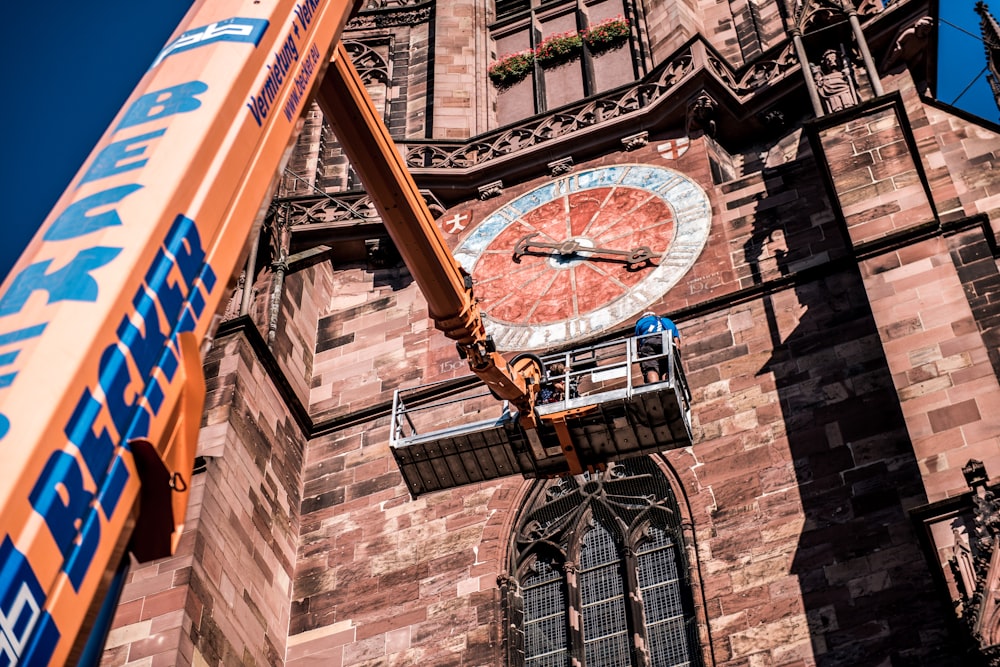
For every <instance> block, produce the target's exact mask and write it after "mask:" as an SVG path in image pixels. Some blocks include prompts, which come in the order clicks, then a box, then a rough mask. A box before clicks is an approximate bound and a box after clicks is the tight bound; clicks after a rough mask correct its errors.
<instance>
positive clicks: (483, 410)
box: [390, 332, 692, 497]
mask: <svg viewBox="0 0 1000 667" xmlns="http://www.w3.org/2000/svg"><path fill="white" fill-rule="evenodd" d="M654 336H657V337H662V339H663V342H664V345H663V349H664V352H663V353H662V354H659V355H655V356H653V357H645V358H643V359H642V360H640V359H639V357H638V354H637V344H636V339H635V338H632V337H629V338H622V339H617V340H613V341H609V342H605V343H600V344H597V345H591V346H587V347H582V348H576V349H573V350H569V351H567V352H564V353H560V354H553V355H545V356H541V357H539V362H540V363H541V364H542V365H543V367H544V368H545V371H546V373H545V375H544V376H545V377H547V378H548V382H549V383H550V386H552V387H555V386H557V385H556V383H560V385H561V386H562V387H563V388H565V387H569V388H570V390H569V391H568V392H567V391H562V392H561V393H560V392H558V391H556V392H555V396H553V397H550V399H549V401H548V402H544V401H545V400H546V399H545V397H544V394H541V395H540V396H542V397H541V398H540V400H539V402H538V403H537V404H536V407H535V412H536V415H537V418H538V422H539V426H538V428H537V429H525V428H523V427H522V426H521V424H520V423H519V419H518V417H519V415H518V414H517V413H516V412H514V411H512V410H511V409H510V406H509V405H508V404H507V403H506V402H504V403H503V404H499V403H498V402H497V400H496V399H495V398H494V397H493V396H492V395H491V394H490V392H489V391H488V390H487V388H486V387H485V385H483V384H481V383H479V384H477V385H474V386H472V387H471V388H468V389H463V390H460V391H447V392H445V391H442V393H441V394H436V393H435V392H433V385H422V386H420V387H414V388H411V389H400V390H397V392H396V395H395V397H394V401H393V411H392V420H393V421H392V435H391V438H390V447H391V450H392V453H393V456H394V457H395V459H396V463H397V464H398V466H399V470H400V472H401V473H402V475H403V479H404V480H405V481H406V486H407V488H408V489H409V491H410V495H412V496H413V497H417V496H419V495H422V494H424V493H429V492H431V491H440V490H444V489H450V488H454V487H456V486H461V485H464V484H472V483H475V482H481V481H485V480H490V479H496V478H499V477H506V476H508V475H513V474H520V475H522V476H524V477H527V478H532V477H555V476H559V475H565V474H571V473H574V472H579V471H580V470H581V469H582V470H594V469H602V468H603V467H604V466H605V465H606V464H607V463H608V462H609V461H614V460H616V459H622V458H627V457H630V456H637V455H640V454H650V453H654V452H660V451H665V450H669V449H677V448H679V447H686V446H688V445H690V444H691V443H692V438H691V395H690V392H689V390H688V386H687V381H686V380H685V377H684V371H683V368H682V366H681V363H680V355H679V353H678V350H677V348H676V347H675V346H674V345H673V343H672V341H671V339H670V336H669V334H668V333H666V332H664V333H657V334H654ZM650 359H657V360H659V362H660V365H661V368H662V372H661V380H660V381H659V382H655V383H651V384H644V383H643V377H642V373H641V372H640V369H639V362H640V361H646V360H650ZM442 386H443V384H442ZM428 390H431V391H430V392H429V393H430V395H432V396H434V398H433V399H429V400H425V401H421V402H419V403H418V402H416V401H412V400H411V401H410V402H408V401H407V398H408V396H411V397H412V396H416V395H418V394H419V395H421V396H427V395H428Z"/></svg>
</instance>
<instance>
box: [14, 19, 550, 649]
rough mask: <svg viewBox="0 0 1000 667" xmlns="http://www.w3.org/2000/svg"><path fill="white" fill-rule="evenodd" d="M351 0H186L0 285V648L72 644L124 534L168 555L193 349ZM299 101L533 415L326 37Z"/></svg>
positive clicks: (444, 310) (352, 76) (487, 371)
mask: <svg viewBox="0 0 1000 667" xmlns="http://www.w3.org/2000/svg"><path fill="white" fill-rule="evenodd" d="M355 1H356V0H298V2H296V1H295V0H275V2H271V3H259V2H257V1H255V0H211V1H209V0H200V1H199V2H198V3H196V5H195V6H194V7H193V8H192V9H191V11H190V12H189V13H188V15H187V17H186V18H185V20H184V22H183V24H182V25H181V26H180V27H179V28H178V29H177V31H176V32H175V34H174V37H173V38H172V40H171V41H170V42H169V43H168V44H167V46H166V47H165V48H164V49H163V51H161V53H160V54H159V55H158V57H157V58H156V60H155V61H154V63H153V65H152V67H151V68H150V70H149V72H148V73H147V74H146V76H145V77H144V78H143V80H142V81H141V82H140V84H139V86H138V88H137V89H136V90H135V92H133V94H132V96H131V97H130V98H129V100H128V101H127V102H126V104H125V106H124V107H123V109H122V111H121V112H120V113H119V114H118V116H117V118H116V119H115V121H114V123H113V124H112V126H111V127H110V128H109V129H108V131H107V132H106V133H105V135H104V137H103V138H102V139H101V141H100V143H99V144H98V145H97V147H96V148H95V149H94V151H93V153H92V154H91V156H90V157H89V159H88V160H87V162H86V163H85V164H84V165H83V167H82V169H81V170H80V173H79V174H78V175H77V176H76V178H75V179H74V181H73V182H72V183H71V184H70V187H69V188H68V189H67V191H66V192H65V193H64V194H63V196H62V197H61V198H60V200H59V202H58V203H57V205H56V207H55V208H54V209H53V211H52V213H51V214H50V215H49V216H48V218H47V219H46V221H45V222H44V224H43V225H42V227H41V228H40V229H39V231H38V233H37V234H36V236H35V238H34V239H33V241H32V243H31V244H30V245H29V247H28V249H27V251H26V252H25V253H24V255H23V256H22V257H21V259H20V260H19V262H18V263H17V264H16V265H15V267H14V270H13V271H12V272H11V274H10V276H9V277H8V279H7V280H6V282H5V283H4V285H3V287H2V289H0V446H2V448H3V449H2V451H3V459H2V461H3V465H2V466H0V528H2V530H3V534H2V535H0V619H7V622H4V623H3V624H2V625H0V656H2V657H3V658H5V659H7V663H9V664H32V665H35V664H62V663H64V662H66V661H67V659H69V658H70V657H71V656H74V655H76V654H78V653H79V651H80V650H81V646H82V643H83V642H82V641H81V640H80V638H79V636H80V635H81V631H82V630H85V629H86V627H87V625H88V623H89V622H90V620H89V618H90V617H91V616H93V613H94V611H95V603H96V602H97V601H99V600H100V599H101V598H102V597H103V596H104V595H103V594H104V592H105V591H106V590H107V587H108V579H109V577H108V574H109V573H110V572H112V571H113V570H114V569H115V567H116V565H117V564H118V563H119V562H120V561H121V559H122V556H123V554H124V552H125V550H126V549H128V550H130V551H131V552H132V554H133V555H134V556H136V557H137V558H138V559H140V560H148V559H152V558H158V557H162V556H166V555H169V554H170V553H172V551H173V549H174V548H175V547H176V542H177V540H178V539H179V537H180V534H181V531H182V529H183V524H184V515H185V512H186V508H187V501H188V485H189V482H190V477H191V472H192V467H193V463H194V455H195V448H196V444H197V438H198V431H199V426H200V422H201V414H202V406H203V404H204V395H205V388H204V379H203V377H202V371H201V350H202V349H203V348H204V346H205V344H206V342H207V341H208V340H209V339H210V337H211V334H212V331H213V329H214V322H215V313H216V312H217V311H218V310H219V304H220V301H221V299H222V298H223V295H224V294H226V293H227V292H228V290H227V281H228V279H229V278H230V277H231V276H232V275H233V274H234V272H235V270H236V267H237V265H238V263H239V261H240V258H241V255H242V253H243V248H244V246H245V245H246V243H245V241H246V239H247V237H248V236H249V234H250V232H251V228H252V226H253V224H254V222H255V220H257V219H258V218H259V217H260V213H261V210H262V202H266V200H267V197H268V194H269V188H270V187H271V184H272V183H273V180H274V174H275V173H276V172H277V171H278V170H279V167H280V165H281V162H282V160H283V157H284V155H285V154H286V151H287V149H288V146H289V144H290V142H291V141H292V140H293V138H294V135H295V130H296V126H297V122H298V120H299V117H300V115H301V113H302V110H303V109H304V108H305V106H306V103H307V100H308V99H309V98H310V95H311V94H312V92H313V89H314V88H315V86H316V83H317V81H319V80H321V79H322V78H323V72H324V71H325V70H326V69H327V65H328V63H329V62H330V60H331V55H332V51H333V48H334V46H335V45H336V44H337V43H338V42H339V37H340V33H341V31H342V29H343V26H344V24H345V23H346V21H347V18H348V16H349V14H350V11H351V10H352V8H353V5H354V4H355ZM333 61H334V65H333V67H331V68H330V71H329V73H328V76H327V77H326V79H325V80H324V83H323V86H322V94H321V95H320V100H321V104H322V106H323V108H324V111H325V112H326V114H327V116H328V117H329V118H330V120H331V122H332V123H333V125H334V128H335V130H336V132H337V136H338V138H339V139H340V140H341V142H342V144H343V145H344V147H345V150H346V151H347V153H348V155H349V157H350V158H351V160H352V164H353V165H354V167H355V168H356V169H357V171H358V172H359V174H360V175H361V176H362V179H363V180H364V182H365V185H366V186H367V188H368V190H369V193H370V194H371V196H372V199H373V200H374V201H375V203H376V206H377V207H378V209H379V211H380V212H381V214H382V216H383V220H384V221H385V224H386V227H387V229H388V230H389V233H390V234H391V235H392V237H393V239H394V241H395V242H396V245H397V247H398V248H399V249H400V251H401V253H402V255H403V259H404V261H405V262H406V264H407V266H408V267H409V268H410V271H411V272H412V273H413V275H414V278H415V279H416V281H417V283H418V285H419V286H420V288H421V290H422V291H423V293H424V295H425V296H426V298H427V302H428V306H429V310H430V314H431V317H432V318H433V319H434V320H435V322H436V324H437V326H438V328H439V329H441V330H442V331H444V333H445V334H446V335H447V336H449V337H450V338H452V339H453V340H455V341H456V345H457V346H458V349H459V352H460V354H461V355H462V356H463V357H465V358H467V359H468V361H469V365H470V368H471V369H472V370H473V372H475V373H476V374H477V375H479V376H480V377H481V378H482V379H483V380H484V381H485V383H486V384H487V385H488V386H489V387H490V388H491V390H492V391H493V393H494V394H495V395H496V396H497V397H499V398H502V399H506V400H509V401H511V402H512V403H513V404H514V405H515V406H516V407H517V408H518V411H519V414H520V420H521V423H522V425H523V426H524V427H525V429H527V430H530V431H531V433H532V436H533V437H534V438H536V439H537V435H535V434H534V429H535V427H536V426H537V424H536V423H535V419H536V416H535V411H534V410H533V401H534V395H535V392H536V391H537V387H538V379H539V375H540V373H541V368H540V365H539V364H538V363H536V362H535V361H533V359H537V358H534V357H524V358H522V359H521V360H519V361H515V362H513V363H508V362H507V361H506V360H505V358H504V357H502V356H501V355H499V354H498V353H497V352H496V351H495V349H494V348H493V346H492V342H491V340H490V339H489V337H488V336H487V335H486V331H485V328H484V326H483V322H482V319H481V317H480V313H479V308H478V305H477V304H476V301H475V299H474V298H473V296H472V288H471V282H470V280H469V278H468V276H467V275H465V274H464V272H463V271H462V270H461V268H460V267H459V265H458V263H457V262H456V261H455V259H454V257H453V256H452V254H451V252H450V251H449V249H448V248H447V246H446V244H445V242H444V240H443V239H442V237H441V235H440V233H439V232H438V230H437V227H436V226H435V224H434V221H433V219H432V217H431V214H430V211H429V210H428V209H427V206H426V204H425V203H424V201H423V198H422V197H421V196H420V194H419V191H418V190H417V188H416V185H415V184H414V182H413V180H412V178H411V177H410V175H409V173H408V172H407V170H406V168H405V166H404V164H403V162H402V160H401V158H400V156H399V154H398V152H397V151H396V148H395V146H394V144H393V142H392V140H391V138H390V137H389V134H388V131H387V130H386V128H385V126H384V125H383V124H382V122H381V120H380V119H379V118H378V115H377V114H376V113H375V110H374V107H373V106H372V104H371V101H370V99H369V98H368V96H367V93H366V91H365V90H364V87H363V85H362V84H361V81H360V79H359V77H358V75H357V72H356V71H355V70H354V68H353V66H352V65H351V63H350V61H349V59H348V57H347V54H346V51H344V49H343V47H340V48H338V50H337V52H336V57H335V58H333Z"/></svg>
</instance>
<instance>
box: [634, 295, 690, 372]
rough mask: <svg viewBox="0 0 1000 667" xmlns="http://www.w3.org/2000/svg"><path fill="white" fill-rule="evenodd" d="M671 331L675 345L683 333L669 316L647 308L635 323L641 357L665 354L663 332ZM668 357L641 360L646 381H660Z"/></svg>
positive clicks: (640, 365) (641, 367)
mask: <svg viewBox="0 0 1000 667" xmlns="http://www.w3.org/2000/svg"><path fill="white" fill-rule="evenodd" d="M664 331H669V332H670V336H671V339H672V340H673V343H674V345H677V344H678V343H680V340H681V335H680V332H678V331H677V325H675V324H674V323H673V322H672V321H671V320H670V319H669V318H667V317H660V316H659V315H657V314H656V313H654V312H653V311H651V310H647V311H646V312H644V313H643V314H642V317H640V318H639V321H638V322H636V323H635V336H636V338H638V339H639V357H640V358H641V357H652V356H655V355H659V354H663V335H662V332H664ZM667 364H668V360H667V357H656V358H655V359H647V360H644V361H640V362H639V369H640V370H641V371H642V375H643V377H644V378H645V380H646V382H659V381H660V378H661V376H662V374H663V371H664V369H665V368H666V367H667Z"/></svg>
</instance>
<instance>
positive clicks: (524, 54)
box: [486, 49, 535, 88]
mask: <svg viewBox="0 0 1000 667" xmlns="http://www.w3.org/2000/svg"><path fill="white" fill-rule="evenodd" d="M534 66H535V52H534V51H532V50H531V49H528V50H527V51H521V52H520V53H511V54H508V55H506V56H504V57H503V58H500V59H499V60H497V61H496V62H494V63H492V64H491V65H490V66H489V69H487V70H486V73H487V75H488V76H489V77H490V81H492V82H493V85H494V86H496V87H497V88H510V87H511V86H513V85H514V84H515V83H517V82H519V81H521V80H522V79H524V78H525V77H526V76H528V74H530V73H531V70H532V68H533V67H534Z"/></svg>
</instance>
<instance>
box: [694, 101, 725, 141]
mask: <svg viewBox="0 0 1000 667" xmlns="http://www.w3.org/2000/svg"><path fill="white" fill-rule="evenodd" d="M718 106H719V105H718V104H716V102H715V100H713V99H712V97H711V96H710V95H709V94H708V93H705V92H702V93H700V94H699V95H698V97H696V98H695V99H694V102H692V103H691V106H690V107H689V108H688V130H689V131H694V130H701V131H702V132H704V133H705V134H707V135H708V136H710V137H714V136H715V131H716V125H715V112H716V109H717V108H718Z"/></svg>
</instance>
